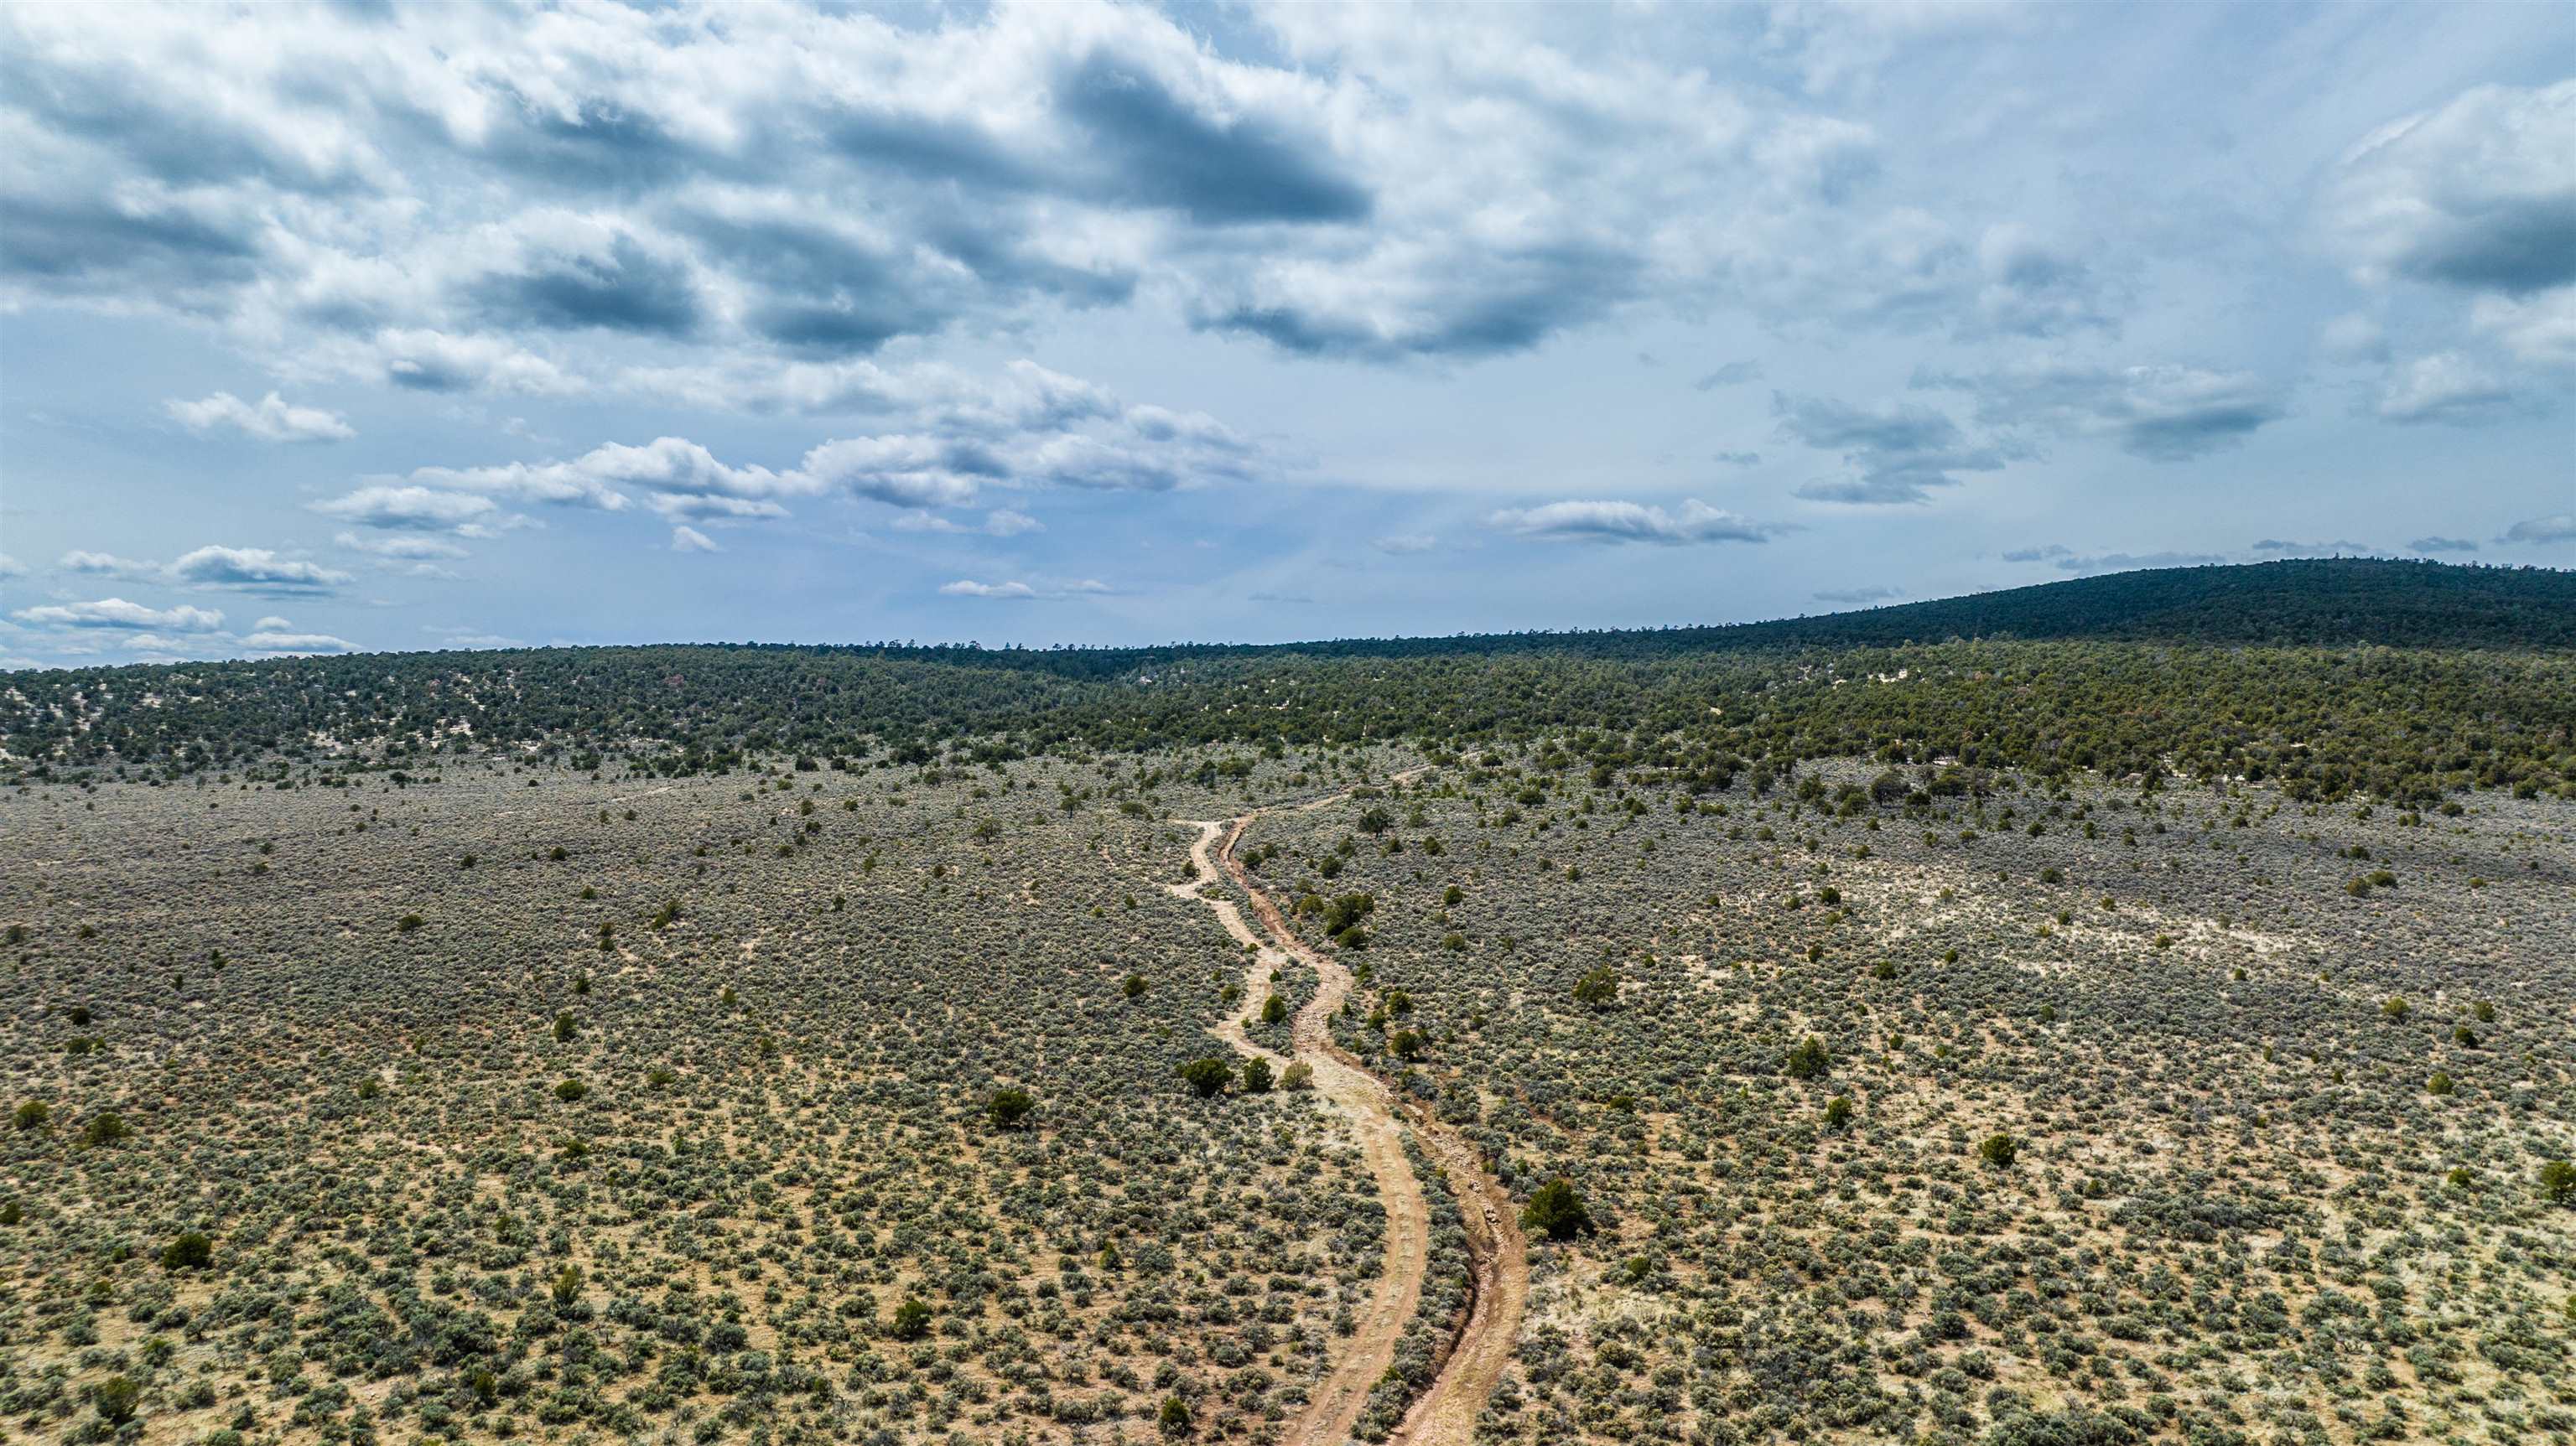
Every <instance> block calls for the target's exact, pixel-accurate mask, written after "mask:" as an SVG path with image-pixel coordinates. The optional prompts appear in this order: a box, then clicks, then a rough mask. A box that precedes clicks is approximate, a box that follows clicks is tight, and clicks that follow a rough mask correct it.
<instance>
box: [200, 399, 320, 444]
mask: <svg viewBox="0 0 2576 1446" xmlns="http://www.w3.org/2000/svg"><path fill="white" fill-rule="evenodd" d="M161 405H162V406H163V408H164V409H166V410H167V411H168V412H169V413H170V416H171V417H172V419H174V420H176V421H177V422H178V423H179V424H180V425H182V426H184V427H186V428H188V429H189V430H190V431H192V432H211V431H215V430H217V429H218V428H230V429H231V430H233V431H236V432H239V433H241V434H242V435H244V436H247V437H254V438H257V439H258V440H260V441H263V442H345V441H347V440H348V439H349V438H351V437H354V436H356V435H358V434H357V432H356V430H355V429H353V428H352V427H350V425H349V424H348V422H347V421H346V420H344V419H343V418H342V417H341V416H340V415H339V414H338V413H337V412H327V411H324V410H322V409H321V408H319V407H299V406H295V405H293V404H291V403H289V402H288V401H287V400H286V399H285V398H283V397H281V396H279V395H278V394H277V393H275V392H270V393H269V394H268V395H267V396H264V397H262V398H260V399H259V400H258V401H256V402H245V401H243V400H242V399H241V398H239V397H236V396H234V395H233V394H232V393H230V392H217V393H215V394H214V395H213V396H211V397H208V398H206V399H205V400H203V401H196V402H184V401H180V400H178V399H177V398H172V399H171V400H169V401H167V402H164V403H162V404H161Z"/></svg>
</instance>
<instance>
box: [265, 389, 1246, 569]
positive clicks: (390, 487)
mask: <svg viewBox="0 0 2576 1446" xmlns="http://www.w3.org/2000/svg"><path fill="white" fill-rule="evenodd" d="M867 380H868V387H869V392H870V396H871V399H872V400H871V402H870V406H871V408H872V409H875V410H879V411H883V412H887V413H889V414H892V415H894V416H896V417H898V418H899V419H900V421H901V423H902V424H903V425H902V429H900V430H888V431H882V432H875V433H871V434H867V435H861V436H849V437H836V438H832V439H830V440H827V441H823V442H819V443H816V444H815V445H813V446H811V447H809V448H807V449H806V451H805V453H804V455H803V456H802V457H801V458H799V459H798V461H797V462H796V464H795V465H794V466H791V467H783V468H777V469H772V468H770V467H767V466H763V465H760V464H757V463H750V462H736V461H727V460H724V459H722V458H719V457H718V456H716V455H715V453H714V452H712V451H710V450H709V449H708V448H707V447H705V446H704V445H702V444H700V443H697V442H693V441H690V440H689V439H687V438H685V437H675V436H665V437H657V438H655V439H653V440H652V441H650V442H647V443H643V444H640V445H631V444H626V443H617V442H611V443H606V444H603V445H601V446H597V447H594V448H592V449H591V450H589V451H588V452H585V453H583V454H581V455H580V456H577V457H573V458H570V459H568V460H556V461H546V462H507V463H499V464H493V465H488V466H480V467H441V466H431V467H420V468H416V469H414V470H413V471H412V472H410V473H409V474H408V475H406V476H405V477H403V478H402V479H401V480H400V482H398V483H397V482H390V481H377V482H369V483H366V484H365V485H362V486H360V487H358V488H356V489H354V490H353V491H351V492H349V493H348V494H346V495H344V496H342V497H338V498H334V499H332V500H330V501H328V502H324V503H319V504H316V510H318V511H321V512H322V513H323V514H324V515H326V516H331V517H338V518H342V519H344V520H347V521H352V522H358V523H362V524H364V525H366V526H369V527H372V528H379V529H388V528H397V527H399V528H409V529H413V530H423V531H441V530H445V531H457V532H465V533H472V532H474V531H476V530H478V529H484V530H488V529H489V528H490V527H491V526H493V525H495V524H497V523H498V522H500V521H501V520H502V519H501V518H500V517H499V515H498V511H499V509H498V504H499V503H502V502H507V503H511V504H517V505H524V506H555V507H566V508H573V509H580V510H588V511H596V512H608V513H620V512H626V511H629V510H632V509H635V508H638V507H640V508H642V509H644V510H646V511H649V512H651V513H653V514H655V515H656V516H658V517H661V518H663V519H664V520H666V521H669V522H671V523H673V524H675V525H679V524H694V523H701V522H705V521H707V520H709V519H718V520H724V521H749V520H758V519H774V518H784V517H788V516H790V515H791V512H792V509H791V507H790V506H789V504H791V503H795V502H800V501H808V500H815V499H822V498H845V499H863V500H867V501H874V502H880V503H884V504H885V505H887V506H890V507H896V508H900V509H903V510H904V511H905V512H906V513H907V514H908V515H907V516H906V517H904V518H901V519H898V520H897V522H896V523H895V525H896V526H897V527H899V528H903V529H905V530H912V531H949V532H954V531H965V530H970V529H968V528H967V527H966V526H965V525H964V524H960V523H955V522H951V521H949V520H947V519H944V518H939V517H937V516H936V515H935V511H936V510H937V509H955V508H962V507H967V506H972V505H974V504H976V503H978V502H979V501H981V500H982V498H983V495H984V493H985V491H986V489H988V488H1032V487H1050V486H1052V487H1074V488H1082V489H1086V490H1092V491H1132V492H1169V491H1175V490H1178V489H1182V488H1188V487H1195V486H1200V485H1206V484H1214V483H1226V482H1238V483H1249V482H1259V481H1264V480H1268V479H1271V478H1273V477H1276V476H1277V475H1279V473H1280V471H1281V464H1280V463H1279V461H1278V460H1277V459H1276V458H1274V457H1273V456H1272V455H1271V454H1270V452H1269V451H1268V449H1266V448H1265V447H1263V446H1262V445H1260V444H1258V443H1256V442H1254V441H1253V440H1251V439H1249V438H1247V437H1245V436H1243V435H1242V434H1240V433H1238V432H1236V431H1235V430H1234V429H1233V428H1231V427H1228V426H1227V425H1225V424H1224V423H1223V422H1221V421H1219V420H1217V419H1216V418H1214V417H1211V416H1208V415H1207V414H1205V413H1203V412H1184V411H1176V410H1173V409H1170V408H1166V407H1158V406H1153V405H1150V404H1138V405H1129V404H1127V403H1125V402H1122V401H1120V400H1119V399H1118V398H1117V397H1116V396H1114V395H1112V394H1111V393H1109V392H1108V391H1107V390H1106V389H1103V388H1100V387H1097V386H1094V385H1092V384H1090V383H1088V382H1084V381H1082V380H1080V379H1079V378H1075V377H1069V376H1065V375H1063V374H1062V373H1059V372H1052V371H1049V370H1047V369H1046V368H1044V367H1040V366H1037V365H1035V364H1034V363H1029V362H1025V361H1023V362H1019V363H1016V364H1014V365H1012V366H1009V367H1006V368H1004V369H1003V370H1002V371H1001V372H1000V373H999V374H997V375H996V376H994V377H991V378H986V379H981V380H978V379H973V378H969V377H966V376H963V375H961V374H959V373H956V372H954V371H952V370H950V369H947V368H941V367H931V368H923V369H918V370H908V371H900V372H890V371H886V370H882V369H879V368H877V367H875V366H874V365H873V364H869V365H868V367H867ZM665 381H666V382H667V384H668V385H671V386H673V387H681V386H683V385H684V381H683V379H682V378H681V377H679V376H677V375H674V376H672V377H669V378H666V379H665ZM719 384H721V383H719ZM1038 527H1039V524H1038V522H1037V520H1036V519H1035V518H1033V517H1031V516H1029V515H1028V514H1027V513H1026V512H1023V511H1019V510H1015V509H1012V508H1008V507H1003V508H994V509H991V510H990V511H989V512H988V514H987V516H986V518H985V520H984V522H983V524H982V525H981V527H980V528H979V529H973V530H981V531H983V532H985V533H987V534H989V535H992V536H996V537H1010V536H1015V535H1017V534H1020V533H1024V532H1030V531H1035V530H1037V529H1038ZM700 535H703V534H700ZM422 555H424V556H425V555H426V554H422Z"/></svg>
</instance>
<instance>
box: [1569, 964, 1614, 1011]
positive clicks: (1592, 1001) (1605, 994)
mask: <svg viewBox="0 0 2576 1446" xmlns="http://www.w3.org/2000/svg"><path fill="white" fill-rule="evenodd" d="M1618 998H1619V971H1618V970H1616V969H1613V968H1611V967H1610V966H1609V965H1607V964H1600V965H1595V966H1594V967H1593V969H1592V970H1591V972H1589V973H1587V974H1585V975H1584V976H1583V977H1582V978H1580V979H1578V980H1576V981H1574V1002H1575V1003H1577V1004H1588V1005H1590V1006H1592V1007H1593V1008H1595V1009H1600V1008H1603V1007H1605V1006H1608V1005H1610V1004H1613V1003H1616V1002H1617V1001H1618Z"/></svg>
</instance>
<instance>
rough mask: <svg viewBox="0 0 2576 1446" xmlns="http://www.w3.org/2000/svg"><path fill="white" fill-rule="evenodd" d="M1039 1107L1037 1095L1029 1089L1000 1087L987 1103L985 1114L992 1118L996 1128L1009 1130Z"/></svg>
mask: <svg viewBox="0 0 2576 1446" xmlns="http://www.w3.org/2000/svg"><path fill="white" fill-rule="evenodd" d="M1037 1107H1038V1102H1037V1097H1036V1096H1035V1095H1032V1094H1030V1093H1029V1092H1028V1091H1027V1090H1024V1089H1018V1088H1010V1089H998V1090H995V1091H993V1098H992V1099H991V1100H989V1101H987V1102H986V1103H985V1105H984V1114H985V1116H986V1117H987V1118H989V1119H990V1120H992V1122H993V1128H994V1129H997V1130H1007V1129H1009V1128H1011V1127H1012V1126H1014V1125H1016V1124H1018V1123H1019V1122H1020V1121H1021V1120H1023V1119H1026V1118H1027V1117H1028V1113H1029V1111H1031V1110H1033V1109H1036V1108H1037Z"/></svg>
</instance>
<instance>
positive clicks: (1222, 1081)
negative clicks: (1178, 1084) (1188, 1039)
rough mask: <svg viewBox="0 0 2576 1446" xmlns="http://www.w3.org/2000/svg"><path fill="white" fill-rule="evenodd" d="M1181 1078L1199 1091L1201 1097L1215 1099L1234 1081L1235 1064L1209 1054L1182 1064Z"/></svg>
mask: <svg viewBox="0 0 2576 1446" xmlns="http://www.w3.org/2000/svg"><path fill="white" fill-rule="evenodd" d="M1181 1079H1182V1080H1183V1081H1184V1082H1186V1083H1187V1084H1188V1085H1189V1087H1190V1088H1191V1089H1192V1090H1195V1091H1196V1092H1197V1093H1198V1097H1199V1098H1200V1099H1203V1100H1204V1099H1213V1098H1215V1097H1216V1096H1218V1095H1221V1094H1224V1093H1225V1087H1226V1086H1227V1085H1229V1084H1232V1083H1233V1082H1234V1066H1232V1065H1230V1064H1227V1063H1226V1062H1225V1061H1224V1060H1222V1059H1219V1058H1217V1057H1216V1056H1214V1055H1209V1056H1207V1057H1206V1058H1204V1059H1194V1060H1191V1061H1190V1062H1189V1063H1188V1064H1185V1065H1182V1066H1181Z"/></svg>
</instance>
